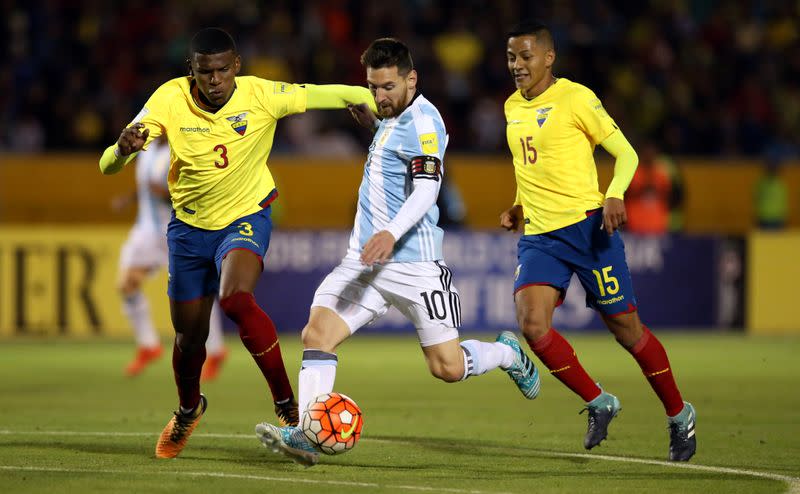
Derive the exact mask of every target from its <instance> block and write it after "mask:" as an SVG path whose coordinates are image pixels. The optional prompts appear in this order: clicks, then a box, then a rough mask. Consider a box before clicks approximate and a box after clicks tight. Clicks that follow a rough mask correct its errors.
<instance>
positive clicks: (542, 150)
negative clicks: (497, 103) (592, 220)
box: [505, 78, 617, 235]
mask: <svg viewBox="0 0 800 494" xmlns="http://www.w3.org/2000/svg"><path fill="white" fill-rule="evenodd" d="M505 114H506V137H507V139H508V147H509V149H510V150H511V154H512V156H513V157H514V172H515V175H516V179H517V199H516V204H521V205H522V210H523V213H524V215H525V235H532V234H538V233H545V232H550V231H553V230H557V229H559V228H563V227H565V226H569V225H572V224H574V223H577V222H579V221H581V220H583V219H585V218H586V211H588V210H591V209H596V208H599V207H600V206H602V204H603V194H602V193H601V192H600V190H599V187H598V184H597V165H596V164H595V162H594V157H593V154H594V148H595V146H596V145H597V144H599V143H600V142H602V141H603V140H605V139H606V138H607V137H608V136H609V135H611V134H612V133H614V132H615V131H616V130H617V126H616V124H615V123H614V120H613V119H612V118H611V117H610V116H609V115H608V113H606V111H605V110H604V109H603V105H602V103H601V102H600V100H599V99H598V98H597V96H595V94H594V93H593V92H592V91H591V90H590V89H589V88H587V87H586V86H582V85H581V84H578V83H575V82H572V81H570V80H567V79H564V78H559V79H556V81H555V83H554V84H553V85H551V86H550V87H549V88H547V89H546V90H545V91H544V92H543V93H542V94H540V95H539V96H537V97H535V98H533V99H532V100H527V99H525V97H523V96H522V93H521V92H520V91H519V90H518V91H516V92H515V93H514V94H512V95H511V97H509V98H508V100H506V103H505Z"/></svg>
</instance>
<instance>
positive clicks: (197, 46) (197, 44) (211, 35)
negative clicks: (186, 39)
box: [189, 27, 236, 55]
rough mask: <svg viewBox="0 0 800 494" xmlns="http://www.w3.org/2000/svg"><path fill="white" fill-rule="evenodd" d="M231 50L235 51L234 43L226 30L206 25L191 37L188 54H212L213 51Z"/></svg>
mask: <svg viewBox="0 0 800 494" xmlns="http://www.w3.org/2000/svg"><path fill="white" fill-rule="evenodd" d="M226 51H232V52H233V53H236V43H235V42H234V41H233V38H232V37H231V35H230V34H228V32H227V31H224V30H222V29H220V28H218V27H207V28H205V29H201V30H200V31H197V34H195V35H194V36H193V37H192V42H191V45H190V46H189V54H190V55H191V54H192V53H200V54H203V55H213V54H215V53H225V52H226Z"/></svg>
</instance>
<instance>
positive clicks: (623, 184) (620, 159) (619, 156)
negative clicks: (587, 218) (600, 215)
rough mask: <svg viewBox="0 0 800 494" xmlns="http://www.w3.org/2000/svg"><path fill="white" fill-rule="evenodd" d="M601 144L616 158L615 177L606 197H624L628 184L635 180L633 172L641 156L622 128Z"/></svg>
mask: <svg viewBox="0 0 800 494" xmlns="http://www.w3.org/2000/svg"><path fill="white" fill-rule="evenodd" d="M600 145H601V146H603V148H604V149H605V150H606V151H608V152H609V154H611V156H613V157H614V158H616V161H615V162H614V178H613V179H611V184H610V185H609V186H608V190H607V191H606V197H607V198H608V197H615V198H617V199H623V196H624V194H625V191H626V190H627V189H628V185H630V183H631V180H633V174H634V173H636V167H637V166H638V165H639V156H638V155H637V154H636V151H634V149H633V146H631V143H630V142H628V139H626V138H625V136H624V135H623V134H622V131H621V130H618V131H616V132H614V133H613V134H611V135H610V136H608V137H607V138H606V139H605V140H604V141H603V142H601V143H600Z"/></svg>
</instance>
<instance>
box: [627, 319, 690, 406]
mask: <svg viewBox="0 0 800 494" xmlns="http://www.w3.org/2000/svg"><path fill="white" fill-rule="evenodd" d="M642 329H644V334H642V337H641V338H640V339H639V341H637V342H636V344H635V345H634V346H633V348H631V349H630V350H628V351H629V352H631V355H633V358H635V359H636V362H638V363H639V367H641V368H642V372H643V373H644V375H645V377H646V378H647V380H648V381H650V386H652V387H653V391H655V392H656V394H657V395H658V397H659V399H661V403H663V404H664V409H665V410H666V411H667V415H668V416H670V417H672V416H674V415H677V414H678V413H680V411H681V410H683V398H681V392H680V391H678V386H677V385H676V384H675V378H674V377H673V376H672V369H671V368H670V366H669V358H667V352H666V351H665V350H664V346H663V345H661V342H660V341H658V338H656V336H655V335H654V334H653V333H651V332H650V330H649V329H647V327H646V326H644V325H642Z"/></svg>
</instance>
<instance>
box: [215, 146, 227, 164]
mask: <svg viewBox="0 0 800 494" xmlns="http://www.w3.org/2000/svg"><path fill="white" fill-rule="evenodd" d="M214 151H216V152H217V153H219V157H220V158H222V163H220V162H219V161H217V160H214V166H216V167H217V168H226V167H227V166H228V148H226V147H225V145H224V144H217V145H216V146H214Z"/></svg>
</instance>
